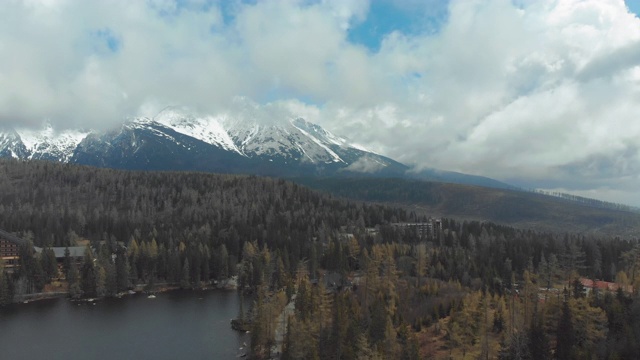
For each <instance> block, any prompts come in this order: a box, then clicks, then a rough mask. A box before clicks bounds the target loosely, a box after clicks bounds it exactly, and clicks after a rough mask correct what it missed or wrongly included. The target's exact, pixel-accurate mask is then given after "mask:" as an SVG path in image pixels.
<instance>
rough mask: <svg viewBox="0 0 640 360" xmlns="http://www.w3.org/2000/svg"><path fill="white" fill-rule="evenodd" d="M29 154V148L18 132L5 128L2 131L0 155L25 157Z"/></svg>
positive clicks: (17, 157) (0, 135)
mask: <svg viewBox="0 0 640 360" xmlns="http://www.w3.org/2000/svg"><path fill="white" fill-rule="evenodd" d="M27 156H28V152H27V149H26V147H25V146H24V143H23V142H22V140H21V139H20V135H18V133H17V132H15V131H14V130H5V131H3V132H1V133H0V157H11V158H14V159H23V158H25V157H27Z"/></svg>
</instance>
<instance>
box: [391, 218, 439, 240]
mask: <svg viewBox="0 0 640 360" xmlns="http://www.w3.org/2000/svg"><path fill="white" fill-rule="evenodd" d="M391 225H393V226H395V227H399V228H405V229H411V230H415V231H416V233H417V234H418V236H420V237H421V238H435V237H436V236H437V235H438V234H439V233H440V230H442V220H440V219H429V220H427V221H424V222H419V223H393V224H391Z"/></svg>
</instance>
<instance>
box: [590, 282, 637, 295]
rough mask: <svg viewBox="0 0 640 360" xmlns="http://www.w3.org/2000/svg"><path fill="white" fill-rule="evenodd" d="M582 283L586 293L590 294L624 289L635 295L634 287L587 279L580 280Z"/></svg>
mask: <svg viewBox="0 0 640 360" xmlns="http://www.w3.org/2000/svg"><path fill="white" fill-rule="evenodd" d="M580 283H581V284H582V286H583V287H584V291H585V293H587V294H589V293H590V292H591V291H593V290H594V289H597V290H600V291H611V292H615V291H618V289H622V290H623V291H624V292H626V293H630V294H631V293H633V286H631V285H623V284H618V283H614V282H608V281H601V280H595V281H594V280H591V279H587V278H580Z"/></svg>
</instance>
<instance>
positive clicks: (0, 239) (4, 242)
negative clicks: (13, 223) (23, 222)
mask: <svg viewBox="0 0 640 360" xmlns="http://www.w3.org/2000/svg"><path fill="white" fill-rule="evenodd" d="M26 244H27V242H26V241H25V240H23V239H20V238H19V237H17V236H15V235H13V234H10V233H8V232H6V231H4V230H0V259H2V262H3V264H4V268H5V269H8V270H9V271H12V270H13V269H14V268H15V267H16V266H18V260H19V259H20V247H21V246H23V245H26Z"/></svg>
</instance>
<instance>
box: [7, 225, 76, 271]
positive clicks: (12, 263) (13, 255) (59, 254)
mask: <svg viewBox="0 0 640 360" xmlns="http://www.w3.org/2000/svg"><path fill="white" fill-rule="evenodd" d="M28 244H29V243H28V242H27V241H26V240H24V239H21V238H19V237H17V236H15V235H13V234H10V233H8V232H6V231H4V230H0V259H2V262H3V264H4V268H5V269H7V270H9V271H13V269H14V268H15V267H16V266H18V264H19V260H20V247H21V246H26V245H28ZM67 249H69V257H70V258H71V260H72V261H75V262H76V263H77V264H81V263H82V261H83V260H84V255H85V252H86V251H87V247H86V246H70V247H68V248H67V247H52V248H51V250H53V253H54V255H55V256H56V260H57V262H58V264H59V265H62V263H63V262H64V258H65V252H66V251H67ZM33 250H34V251H35V252H36V253H38V254H39V253H41V252H42V248H40V247H37V246H34V247H33Z"/></svg>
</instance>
